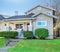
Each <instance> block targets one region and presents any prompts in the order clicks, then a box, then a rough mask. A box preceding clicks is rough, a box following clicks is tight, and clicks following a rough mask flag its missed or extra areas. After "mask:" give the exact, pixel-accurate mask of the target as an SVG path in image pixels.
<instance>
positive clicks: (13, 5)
mask: <svg viewBox="0 0 60 52" xmlns="http://www.w3.org/2000/svg"><path fill="white" fill-rule="evenodd" d="M47 2H49V0H0V14H4V15H15V11H18V13H19V14H20V15H22V14H24V12H26V11H27V10H29V9H31V8H33V7H34V6H36V5H39V4H40V5H45V3H47Z"/></svg>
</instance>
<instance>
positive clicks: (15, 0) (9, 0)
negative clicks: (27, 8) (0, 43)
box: [4, 0, 21, 3]
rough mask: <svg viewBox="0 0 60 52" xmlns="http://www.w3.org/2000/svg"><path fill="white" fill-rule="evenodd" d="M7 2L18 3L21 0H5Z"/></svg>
mask: <svg viewBox="0 0 60 52" xmlns="http://www.w3.org/2000/svg"><path fill="white" fill-rule="evenodd" d="M4 1H5V2H12V3H18V2H20V1H21V0H4Z"/></svg>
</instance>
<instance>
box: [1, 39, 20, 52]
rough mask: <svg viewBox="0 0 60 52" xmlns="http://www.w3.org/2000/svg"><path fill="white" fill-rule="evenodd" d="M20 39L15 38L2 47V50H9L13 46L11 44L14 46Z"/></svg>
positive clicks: (4, 51)
mask: <svg viewBox="0 0 60 52" xmlns="http://www.w3.org/2000/svg"><path fill="white" fill-rule="evenodd" d="M18 41H19V39H13V40H12V41H10V42H9V43H8V44H7V46H5V47H3V48H0V52H8V49H9V48H11V46H14V45H15V44H16V43H17V42H18Z"/></svg>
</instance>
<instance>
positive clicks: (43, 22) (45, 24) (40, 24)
mask: <svg viewBox="0 0 60 52" xmlns="http://www.w3.org/2000/svg"><path fill="white" fill-rule="evenodd" d="M37 26H47V22H46V21H38V22H37Z"/></svg>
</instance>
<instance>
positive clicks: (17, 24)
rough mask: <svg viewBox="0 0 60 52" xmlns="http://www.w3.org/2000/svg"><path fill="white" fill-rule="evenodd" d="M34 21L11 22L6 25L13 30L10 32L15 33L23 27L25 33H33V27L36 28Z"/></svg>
mask: <svg viewBox="0 0 60 52" xmlns="http://www.w3.org/2000/svg"><path fill="white" fill-rule="evenodd" d="M33 21H34V20H10V21H7V22H5V25H6V26H10V27H11V29H9V30H13V31H14V30H16V29H18V28H20V26H22V27H23V30H24V31H33V26H34V25H33ZM6 26H5V27H6ZM5 30H6V29H5Z"/></svg>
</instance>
